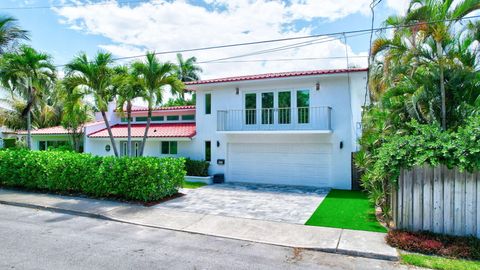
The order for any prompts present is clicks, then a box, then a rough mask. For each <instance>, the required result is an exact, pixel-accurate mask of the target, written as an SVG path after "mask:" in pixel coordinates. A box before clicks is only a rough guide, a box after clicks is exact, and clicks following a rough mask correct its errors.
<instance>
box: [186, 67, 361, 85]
mask: <svg viewBox="0 0 480 270" xmlns="http://www.w3.org/2000/svg"><path fill="white" fill-rule="evenodd" d="M367 70H368V69H367V68H350V69H328V70H309V71H292V72H279V73H266V74H257V75H246V76H236V77H227V78H219V79H210V80H200V81H193V82H186V83H185V85H197V84H210V83H225V82H237V81H252V80H263V79H275V78H285V77H300V76H313V75H327V74H337V73H347V72H361V71H367Z"/></svg>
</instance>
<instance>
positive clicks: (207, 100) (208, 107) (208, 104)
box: [205, 93, 212, 115]
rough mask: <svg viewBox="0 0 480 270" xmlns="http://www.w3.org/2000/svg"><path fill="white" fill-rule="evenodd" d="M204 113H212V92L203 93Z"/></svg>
mask: <svg viewBox="0 0 480 270" xmlns="http://www.w3.org/2000/svg"><path fill="white" fill-rule="evenodd" d="M207 97H208V98H207ZM205 114H206V115H211V114H212V93H205Z"/></svg>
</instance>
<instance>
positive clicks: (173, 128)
mask: <svg viewBox="0 0 480 270" xmlns="http://www.w3.org/2000/svg"><path fill="white" fill-rule="evenodd" d="M145 127H146V124H132V138H139V137H140V138H141V137H143V134H144V133H145ZM112 133H113V137H115V138H126V137H127V135H128V134H127V125H126V124H118V125H114V126H112ZM196 133H197V131H196V128H195V123H172V124H151V125H150V128H149V129H148V135H147V136H148V137H149V138H191V137H193V136H195V134H196ZM88 137H90V138H108V131H107V129H102V130H99V131H96V132H92V133H90V134H89V135H88Z"/></svg>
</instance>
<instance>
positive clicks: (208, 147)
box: [204, 141, 212, 162]
mask: <svg viewBox="0 0 480 270" xmlns="http://www.w3.org/2000/svg"><path fill="white" fill-rule="evenodd" d="M204 150H205V156H204V158H205V161H207V162H211V161H212V141H205V144H204ZM207 150H208V151H207Z"/></svg>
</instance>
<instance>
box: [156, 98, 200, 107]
mask: <svg viewBox="0 0 480 270" xmlns="http://www.w3.org/2000/svg"><path fill="white" fill-rule="evenodd" d="M189 105H195V100H194V99H191V100H186V99H183V98H170V99H168V101H167V102H165V103H163V104H162V106H165V107H174V106H189Z"/></svg>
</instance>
